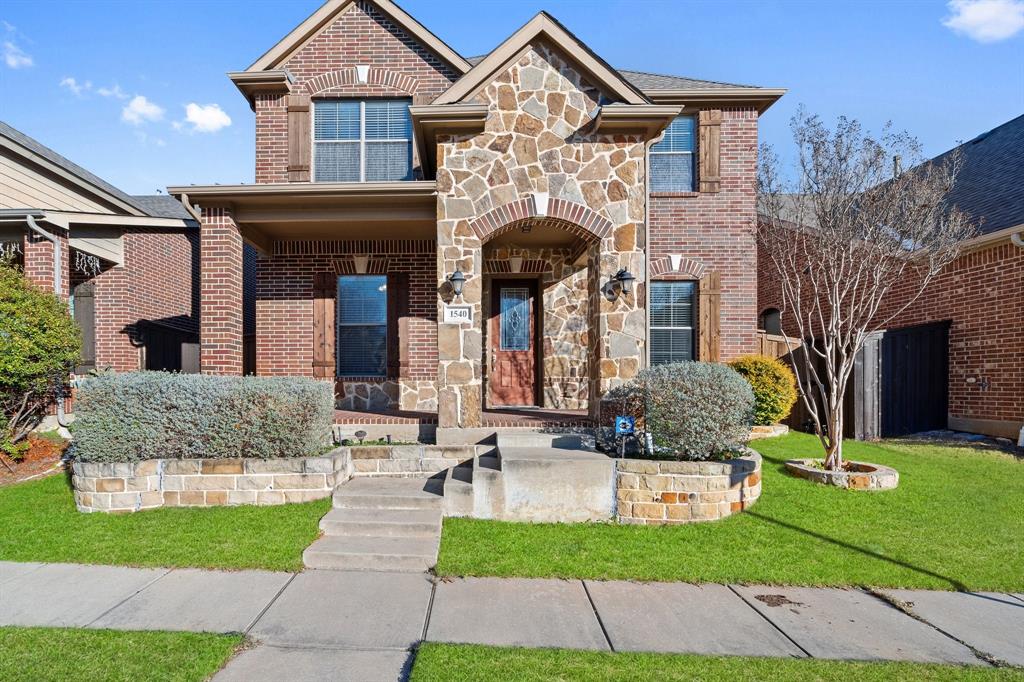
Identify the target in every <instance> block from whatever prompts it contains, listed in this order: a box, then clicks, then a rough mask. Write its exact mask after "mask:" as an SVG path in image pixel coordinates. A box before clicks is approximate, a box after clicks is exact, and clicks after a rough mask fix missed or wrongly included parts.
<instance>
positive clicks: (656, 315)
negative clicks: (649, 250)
mask: <svg viewBox="0 0 1024 682" xmlns="http://www.w3.org/2000/svg"><path fill="white" fill-rule="evenodd" d="M696 290H697V287H696V283H695V282H651V364H652V365H665V364H668V363H670V362H683V361H684V360H693V358H694V353H693V327H694V325H693V317H694V308H695V307H696V306H694V294H695V292H696Z"/></svg>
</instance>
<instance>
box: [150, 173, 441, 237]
mask: <svg viewBox="0 0 1024 682" xmlns="http://www.w3.org/2000/svg"><path fill="white" fill-rule="evenodd" d="M168 192H169V193H170V194H173V195H175V196H177V197H179V198H180V199H181V201H182V203H184V204H185V205H186V206H189V207H190V208H192V209H193V210H196V211H197V212H198V211H199V210H201V209H202V208H204V207H205V208H214V207H222V208H230V209H231V212H232V215H233V216H234V219H235V223H236V224H237V225H238V227H239V230H240V231H241V232H242V236H243V237H245V239H246V240H247V241H249V242H250V243H251V244H253V245H254V246H256V247H257V248H259V249H261V250H263V251H269V250H270V249H271V246H272V243H273V242H274V241H276V240H283V239H433V238H435V237H436V234H437V228H436V220H437V197H436V186H435V183H434V182H433V181H419V182H387V183H314V182H303V183H287V184H258V185H212V186H192V185H190V186H187V187H170V188H168Z"/></svg>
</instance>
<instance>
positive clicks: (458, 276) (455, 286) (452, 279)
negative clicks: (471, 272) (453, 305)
mask: <svg viewBox="0 0 1024 682" xmlns="http://www.w3.org/2000/svg"><path fill="white" fill-rule="evenodd" d="M448 282H449V283H450V284H451V285H452V291H453V292H454V293H455V295H456V296H462V285H463V284H465V283H466V276H465V275H464V274H462V271H461V270H456V271H455V272H453V273H452V274H451V275H449V276H448Z"/></svg>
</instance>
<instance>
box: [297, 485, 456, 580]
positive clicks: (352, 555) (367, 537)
mask: <svg viewBox="0 0 1024 682" xmlns="http://www.w3.org/2000/svg"><path fill="white" fill-rule="evenodd" d="M443 487H444V481H443V480H438V479H423V478H356V479H352V480H350V481H347V482H346V483H343V484H341V485H340V486H338V488H337V489H336V490H335V492H334V509H332V510H331V511H330V512H329V513H328V514H327V515H326V516H324V518H322V519H321V520H320V529H321V530H322V531H323V536H322V537H321V538H320V539H318V540H317V541H316V542H314V543H313V544H312V545H310V546H309V547H307V548H306V551H305V552H303V554H302V559H303V562H304V563H305V564H306V566H307V567H309V568H325V569H336V570H366V571H408V572H419V571H427V570H430V569H431V568H432V567H433V566H434V564H435V563H437V550H438V547H439V546H440V543H441V513H442V502H443V497H442V492H443Z"/></svg>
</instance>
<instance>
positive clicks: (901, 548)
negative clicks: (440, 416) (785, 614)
mask: <svg viewBox="0 0 1024 682" xmlns="http://www.w3.org/2000/svg"><path fill="white" fill-rule="evenodd" d="M753 447H755V448H756V449H757V450H759V451H760V452H761V454H762V455H763V457H764V464H763V470H762V484H763V488H762V494H761V497H760V499H759V500H758V502H757V503H756V504H755V505H754V506H753V507H751V508H750V509H749V510H748V511H746V512H744V513H742V514H739V515H737V516H734V517H731V518H728V519H725V520H723V521H715V522H710V523H698V524H691V525H685V526H671V527H651V526H647V527H643V526H627V525H618V524H614V523H608V524H575V525H570V524H525V523H507V522H498V521H480V520H474V519H458V518H448V519H445V521H444V533H443V536H442V542H441V552H440V558H439V561H438V564H437V569H436V570H437V572H438V573H439V574H440V575H444V576H459V575H474V576H481V575H490V576H523V577H545V578H594V579H607V580H611V579H621V580H647V581H691V582H717V583H729V582H741V583H766V584H778V585H840V586H842V585H862V586H874V587H918V588H930V589H947V590H952V589H957V590H964V589H969V590H1013V591H1020V590H1021V589H1024V552H1022V551H1021V546H1020V543H1021V538H1022V537H1024V514H1022V513H1021V510H1022V509H1024V478H1022V477H1024V461H1022V460H1017V459H1015V458H1014V457H1012V456H1010V455H1006V454H1000V453H996V452H992V451H987V450H981V449H978V448H970V447H950V446H942V445H935V444H921V443H903V442H899V441H887V442H884V443H881V444H871V443H861V442H848V443H847V444H846V447H845V453H846V456H847V457H848V458H849V459H855V460H865V461H869V462H875V463H878V464H885V465H888V466H891V467H895V468H896V470H897V471H899V473H900V483H899V488H897V489H896V490H890V491H882V492H863V491H848V490H841V489H838V488H832V487H827V486H822V485H817V484H814V483H811V482H809V481H805V480H802V479H798V478H794V477H791V476H789V475H787V474H786V473H784V470H783V465H782V463H783V461H784V460H786V459H789V458H793V457H813V456H820V449H819V447H818V443H817V440H816V439H815V438H814V437H813V436H809V435H806V434H801V433H793V434H790V435H787V436H782V437H780V438H774V439H767V440H761V441H755V442H754V444H753Z"/></svg>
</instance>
